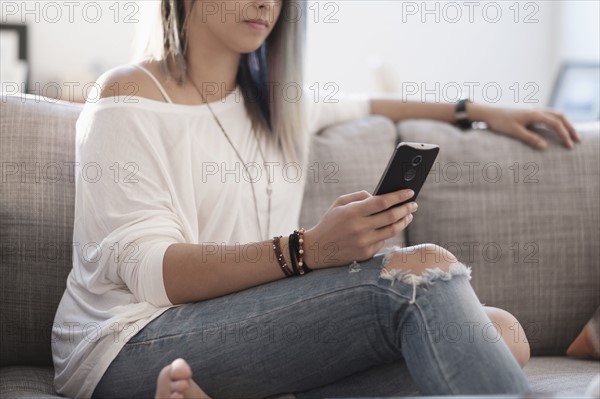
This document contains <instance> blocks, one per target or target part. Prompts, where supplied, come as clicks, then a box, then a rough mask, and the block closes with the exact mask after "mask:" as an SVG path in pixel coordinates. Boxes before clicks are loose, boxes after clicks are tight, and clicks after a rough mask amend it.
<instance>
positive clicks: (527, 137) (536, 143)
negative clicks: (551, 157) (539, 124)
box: [517, 125, 548, 149]
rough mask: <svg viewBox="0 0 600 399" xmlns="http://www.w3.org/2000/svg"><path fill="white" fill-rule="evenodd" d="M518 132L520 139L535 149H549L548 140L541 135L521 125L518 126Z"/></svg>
mask: <svg viewBox="0 0 600 399" xmlns="http://www.w3.org/2000/svg"><path fill="white" fill-rule="evenodd" d="M517 131H518V132H519V136H518V138H519V139H520V140H521V141H523V142H524V143H527V144H529V145H530V146H532V147H534V148H539V149H544V148H546V147H548V143H547V142H546V140H544V139H542V138H541V137H540V136H539V135H537V134H535V133H533V132H531V131H529V130H527V129H526V128H524V127H523V126H521V125H518V126H517Z"/></svg>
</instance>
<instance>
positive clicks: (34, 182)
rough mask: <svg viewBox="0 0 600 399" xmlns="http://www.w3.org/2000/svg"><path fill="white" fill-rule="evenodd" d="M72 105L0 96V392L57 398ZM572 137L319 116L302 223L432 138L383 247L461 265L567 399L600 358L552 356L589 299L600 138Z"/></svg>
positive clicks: (584, 315) (545, 379) (593, 134)
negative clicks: (535, 139) (428, 162)
mask: <svg viewBox="0 0 600 399" xmlns="http://www.w3.org/2000/svg"><path fill="white" fill-rule="evenodd" d="M80 111H81V106H80V105H74V104H66V103H51V102H47V101H43V100H40V99H36V98H34V97H27V98H23V97H19V96H15V97H2V99H1V102H0V166H1V170H0V172H1V173H0V175H1V176H2V182H1V185H0V275H1V276H2V279H1V282H0V284H1V290H0V317H1V324H0V351H1V352H0V366H1V367H0V397H1V398H50V397H55V395H56V394H55V391H54V389H53V384H52V378H53V369H52V358H51V352H50V342H51V339H52V337H51V334H50V331H51V326H52V322H53V317H54V312H55V309H56V306H57V304H58V301H59V300H60V297H61V295H62V292H63V290H64V287H65V280H66V277H67V274H68V272H69V270H70V268H71V253H72V246H73V245H74V244H73V239H72V223H73V198H74V179H73V167H72V165H73V164H72V162H74V159H75V152H74V151H75V148H74V137H75V121H76V119H77V117H78V115H79V113H80ZM582 134H583V136H584V142H583V143H582V144H580V145H578V146H577V148H576V149H575V150H574V151H567V150H566V149H564V148H562V147H560V146H559V145H558V144H557V143H556V140H552V139H550V141H551V143H552V145H551V146H550V148H549V149H548V150H547V151H544V152H540V151H536V150H532V149H530V148H528V147H526V146H524V145H522V144H520V143H518V142H515V141H513V140H511V139H508V138H505V137H501V136H497V135H493V134H491V133H490V132H487V131H473V132H469V133H462V132H459V131H457V130H455V129H454V128H453V127H451V126H449V125H446V124H440V123H434V122H431V121H405V122H403V123H401V124H399V125H398V126H395V125H394V124H392V123H391V122H390V121H389V120H387V119H385V118H381V117H371V118H367V119H364V120H359V121H354V122H351V123H346V124H343V125H336V126H331V127H328V128H327V129H325V130H323V131H322V132H321V134H319V135H318V136H316V137H315V138H314V140H313V142H312V146H313V147H312V151H311V163H315V162H316V164H315V165H316V167H317V168H318V170H319V171H320V172H321V173H323V175H321V176H324V175H325V174H328V179H323V178H321V179H312V177H311V178H310V179H309V182H308V183H307V187H306V192H305V197H304V204H303V212H302V215H301V225H302V226H307V227H309V226H312V225H314V224H315V223H316V222H317V221H318V220H319V217H320V216H321V215H322V214H323V212H324V211H325V210H326V209H327V208H328V207H329V205H330V204H331V202H332V201H333V200H334V199H335V198H336V197H337V196H339V195H341V194H343V193H348V192H352V191H358V190H368V191H370V192H372V190H373V189H374V188H375V185H376V183H377V181H378V179H379V177H380V175H381V173H382V171H383V169H384V167H385V165H386V163H387V160H388V158H389V156H390V155H391V153H392V150H393V148H394V145H395V143H396V142H397V141H399V140H403V141H421V142H430V143H436V144H439V145H440V147H441V152H440V155H439V158H438V164H437V165H436V167H435V169H434V170H433V172H432V174H430V177H429V180H428V182H427V184H426V186H425V188H424V190H423V192H422V193H421V196H420V198H419V211H418V212H417V214H416V217H415V219H414V221H413V223H412V224H411V225H410V227H409V229H408V230H407V232H406V234H402V235H400V236H398V237H397V238H396V239H394V240H390V241H389V242H388V244H389V245H393V244H403V243H409V244H410V243H419V242H434V243H437V244H440V245H442V246H445V247H447V248H448V249H450V250H451V251H452V252H454V253H455V254H456V255H457V256H458V257H459V258H460V260H461V261H463V262H464V263H466V264H468V265H470V266H472V267H473V279H472V282H473V285H474V287H475V290H476V292H477V293H478V295H479V297H480V299H481V301H482V302H484V303H486V304H488V305H491V306H498V307H502V308H505V309H507V310H509V311H510V312H512V313H513V314H514V315H515V316H516V317H517V318H518V319H519V320H520V322H521V324H522V325H523V326H524V327H525V330H526V332H527V334H528V336H529V340H530V344H531V348H532V354H533V358H532V359H531V361H530V363H529V364H528V365H527V366H526V368H525V371H526V372H527V374H528V375H529V377H530V379H531V383H532V385H533V387H534V390H535V391H536V392H540V393H554V392H563V393H567V394H568V396H571V397H577V396H580V395H581V394H582V393H583V391H584V390H585V387H586V386H587V384H588V383H589V382H590V381H591V380H592V378H593V377H594V376H595V375H596V374H598V373H599V372H600V362H597V361H590V360H575V359H569V358H566V357H565V356H564V353H565V350H566V348H567V347H568V345H569V343H570V342H571V341H572V340H573V339H574V338H575V337H576V336H577V334H578V333H579V331H580V330H581V328H582V327H583V326H584V325H585V323H586V322H587V320H588V318H589V317H590V316H591V315H592V314H593V312H594V310H595V309H596V308H597V307H598V305H600V294H599V293H600V232H599V226H600V202H599V201H598V198H600V186H599V174H600V171H599V169H600V162H599V158H600V155H599V148H598V147H599V143H600V140H599V136H598V128H597V127H595V128H593V129H590V130H589V131H585V132H582ZM331 165H334V167H332V166H331ZM332 172H333V174H331V173H332ZM75 245H76V244H75ZM515 339H524V338H523V337H515Z"/></svg>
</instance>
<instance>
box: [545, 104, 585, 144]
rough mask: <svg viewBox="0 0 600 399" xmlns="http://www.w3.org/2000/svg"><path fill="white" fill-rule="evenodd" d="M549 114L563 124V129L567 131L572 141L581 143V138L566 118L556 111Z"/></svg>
mask: <svg viewBox="0 0 600 399" xmlns="http://www.w3.org/2000/svg"><path fill="white" fill-rule="evenodd" d="M550 113H551V114H552V115H554V116H555V117H556V118H558V119H559V120H560V121H561V122H562V123H563V125H565V127H566V128H567V130H568V131H569V134H570V136H571V138H572V139H573V140H574V141H576V142H578V143H581V137H580V136H579V133H577V130H575V127H574V126H573V125H572V124H571V122H569V120H568V119H567V117H566V116H564V115H563V114H561V113H560V112H556V111H550Z"/></svg>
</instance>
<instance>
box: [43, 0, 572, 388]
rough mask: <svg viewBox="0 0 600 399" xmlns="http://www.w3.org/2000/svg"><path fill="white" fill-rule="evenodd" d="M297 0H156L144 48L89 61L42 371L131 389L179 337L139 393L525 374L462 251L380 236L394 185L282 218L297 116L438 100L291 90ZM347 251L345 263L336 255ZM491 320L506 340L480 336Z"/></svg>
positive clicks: (443, 111) (562, 130) (300, 125)
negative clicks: (306, 225)
mask: <svg viewBox="0 0 600 399" xmlns="http://www.w3.org/2000/svg"><path fill="white" fill-rule="evenodd" d="M299 11H300V12H301V14H298V12H299ZM302 12H303V13H302ZM299 15H300V16H301V15H306V10H305V2H297V1H293V0H283V1H249V0H243V1H242V0H240V1H236V2H211V1H203V0H196V1H193V0H185V1H182V2H180V1H176V0H163V1H162V17H163V21H162V23H163V33H164V38H163V39H164V40H163V44H164V46H163V49H162V55H161V56H160V57H159V58H158V59H150V60H146V61H145V62H141V63H139V64H136V65H131V66H123V67H119V68H116V69H114V70H111V71H109V72H107V73H106V74H104V75H103V76H102V77H101V78H100V80H99V82H98V84H99V85H100V86H101V88H102V90H101V93H100V97H101V99H100V100H98V101H96V102H92V101H89V100H88V103H87V104H86V107H85V108H84V111H83V112H82V114H81V116H80V119H79V120H78V122H77V141H78V145H77V161H78V162H79V164H78V165H79V166H78V168H79V169H78V171H79V172H80V173H79V174H78V179H77V186H76V187H77V189H76V205H75V224H74V239H75V240H76V241H77V242H78V243H79V246H78V250H77V251H76V252H75V253H74V257H73V263H74V264H73V270H72V272H71V274H70V275H69V278H68V281H67V289H66V291H65V294H64V296H63V299H62V301H61V303H60V306H59V308H58V311H57V314H56V318H55V324H54V331H53V333H54V338H55V339H54V342H53V357H54V364H55V369H56V376H55V385H56V388H57V390H58V392H60V393H62V394H66V395H69V396H76V397H89V396H92V397H149V396H152V395H154V394H155V389H157V387H156V385H155V383H156V381H157V380H156V378H157V376H159V373H160V371H161V370H163V368H164V367H165V365H167V364H169V363H171V362H172V361H173V360H175V359H177V358H185V359H186V361H187V362H188V363H189V365H190V366H191V369H189V370H187V369H186V368H185V367H184V366H185V364H184V363H182V362H181V361H179V362H178V365H179V366H177V365H171V366H167V368H166V369H165V370H167V371H164V372H163V374H160V375H161V376H162V378H161V377H159V379H158V391H156V394H157V395H158V396H163V395H167V394H170V393H169V392H172V391H177V392H179V393H181V392H184V391H185V392H187V394H190V395H192V396H198V395H200V390H199V389H200V388H199V387H202V389H203V390H204V391H205V392H206V394H208V395H210V396H211V397H213V398H233V397H240V398H252V397H266V396H270V395H273V394H277V393H282V392H295V393H296V395H297V396H298V397H300V398H303V397H323V396H344V395H359V396H367V395H369V396H374V395H379V396H382V395H388V394H389V395H397V394H403V393H406V392H411V393H414V392H415V391H416V390H418V391H419V392H420V393H421V394H467V393H509V392H525V391H527V390H528V389H529V386H528V383H527V380H526V378H525V376H524V374H523V372H522V370H521V368H520V367H519V366H522V365H524V363H525V362H526V361H527V359H528V356H529V347H528V346H527V344H526V343H524V342H522V341H519V342H516V340H514V339H511V337H513V336H520V337H523V336H524V334H523V332H522V329H521V327H520V326H519V325H518V323H517V322H516V320H515V319H514V317H512V315H510V314H509V313H507V312H505V311H503V310H500V309H494V308H487V307H483V306H482V305H481V304H480V303H479V301H478V300H477V297H476V295H475V294H474V292H473V290H472V288H471V287H470V285H469V283H468V280H469V275H470V269H469V268H468V267H466V266H465V265H463V264H462V263H460V262H458V261H457V259H456V258H455V257H454V256H453V255H452V254H451V253H449V252H448V251H446V250H444V249H443V248H440V247H437V246H435V245H431V244H423V245H418V246H414V247H408V248H401V249H400V248H392V249H387V250H386V251H382V249H383V246H384V242H385V240H386V239H388V238H391V237H393V236H395V235H396V234H398V233H400V232H401V231H402V230H403V229H405V228H406V226H407V225H408V224H409V223H410V222H411V220H412V218H413V213H414V212H415V211H416V209H417V205H416V203H414V202H412V203H408V204H406V205H403V206H400V207H395V208H393V209H388V208H389V207H390V206H391V205H393V204H395V203H398V202H401V201H404V200H406V199H409V198H411V196H412V193H410V192H408V191H407V190H402V191H399V192H395V193H390V194H386V195H382V196H377V197H374V196H371V195H370V194H369V193H367V192H365V191H361V192H356V193H350V194H347V195H343V196H341V197H339V198H338V199H337V200H336V201H335V202H334V203H333V204H332V205H331V207H330V208H329V209H328V211H327V212H326V213H325V214H324V215H323V217H322V219H321V220H320V222H319V223H318V224H317V225H316V226H314V227H312V228H310V229H308V230H306V231H305V232H304V231H303V230H302V229H300V228H299V226H297V223H298V216H299V212H300V206H301V198H302V193H303V187H304V185H303V183H304V181H305V180H304V179H301V180H294V179H291V178H289V176H287V175H283V174H282V173H281V172H282V169H281V166H282V165H288V164H291V163H292V162H296V163H295V164H294V165H300V166H302V167H305V166H306V159H307V148H308V147H307V143H308V139H309V137H310V136H309V134H307V132H309V133H314V132H316V131H318V130H319V129H320V128H322V127H323V126H325V125H327V124H331V123H336V122H341V121H344V120H350V119H354V118H360V117H364V116H366V115H368V114H369V113H370V114H378V115H384V116H387V117H389V118H390V119H392V120H394V121H399V120H402V119H404V118H408V117H411V118H431V119H438V120H442V121H447V122H454V121H455V106H454V105H452V104H413V103H404V102H401V101H395V100H377V99H372V100H369V99H364V98H363V99H352V100H350V99H347V100H344V101H340V103H338V104H330V103H323V102H319V101H317V102H314V103H313V102H312V101H310V100H308V101H307V100H306V96H304V97H302V98H301V99H298V97H299V96H297V95H294V94H290V90H289V89H290V88H291V89H294V87H302V85H301V82H302V75H301V68H300V67H299V65H300V64H301V62H300V61H301V60H302V58H301V55H302V43H303V34H304V27H303V24H304V21H305V18H302V17H299ZM284 88H285V90H284ZM292 92H293V90H292ZM296 94H298V93H296ZM463 105H464V104H463ZM466 112H467V115H468V117H469V119H471V120H480V121H485V122H487V123H488V125H489V126H490V127H491V128H492V129H494V130H495V131H497V132H499V133H503V134H507V135H510V136H513V137H515V138H517V139H520V140H523V141H525V142H527V143H529V144H531V145H534V146H537V147H539V148H543V147H545V146H546V143H545V142H544V141H543V140H542V138H541V137H539V136H537V135H536V134H534V133H533V132H531V131H529V130H527V128H526V126H527V125H529V124H531V123H536V122H539V123H543V124H546V125H548V126H549V127H550V128H552V129H554V130H555V131H556V132H557V134H559V135H560V137H561V138H562V140H563V141H564V143H565V145H566V146H567V147H569V148H570V147H572V145H573V141H579V138H578V136H577V133H576V132H575V131H574V129H573V127H572V126H571V125H570V124H569V123H568V121H566V120H565V118H564V117H562V116H561V115H559V114H556V113H554V112H551V111H536V112H529V111H511V110H501V109H492V108H488V107H486V106H482V105H477V104H468V105H467V106H466ZM278 167H279V169H277V168H278ZM300 170H302V168H300ZM273 172H274V173H273ZM303 175H304V176H306V173H304V174H303ZM250 176H251V177H250ZM249 177H250V178H249ZM259 177H260V178H259ZM295 230H296V231H295ZM353 261H357V262H358V265H359V267H358V268H354V270H358V269H360V271H357V272H356V273H349V272H348V268H344V267H339V266H344V265H348V264H351V263H352V262H353ZM288 277H291V278H288ZM492 322H494V324H493V325H494V326H496V327H498V332H500V333H501V334H502V338H504V339H489V330H486V328H487V327H489V326H490V323H492ZM448 326H453V327H455V328H458V331H456V330H455V331H453V333H452V336H451V337H450V336H448V335H447V332H448V330H447V327H448ZM515 326H516V327H517V328H518V331H519V334H515ZM484 331H487V334H488V335H486V334H484ZM457 332H458V334H457ZM175 366H177V367H175ZM177 370H179V371H181V370H183V372H179V371H177ZM191 370H193V373H194V380H193V381H192V380H190V377H191ZM165 373H167V374H166V377H165ZM161 381H162V382H161ZM186 389H191V391H186ZM174 395H176V394H174Z"/></svg>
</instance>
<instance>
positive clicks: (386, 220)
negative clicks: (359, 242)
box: [367, 202, 418, 230]
mask: <svg viewBox="0 0 600 399" xmlns="http://www.w3.org/2000/svg"><path fill="white" fill-rule="evenodd" d="M417 208H418V205H417V203H416V202H409V203H407V204H404V205H402V206H396V207H393V208H392V209H388V210H387V211H384V212H380V213H377V214H375V215H371V216H368V217H367V228H368V229H369V230H375V229H379V228H381V227H385V226H389V225H391V224H394V223H396V222H398V221H399V220H400V219H403V218H405V217H407V216H408V215H410V214H411V213H413V212H416V211H417Z"/></svg>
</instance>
